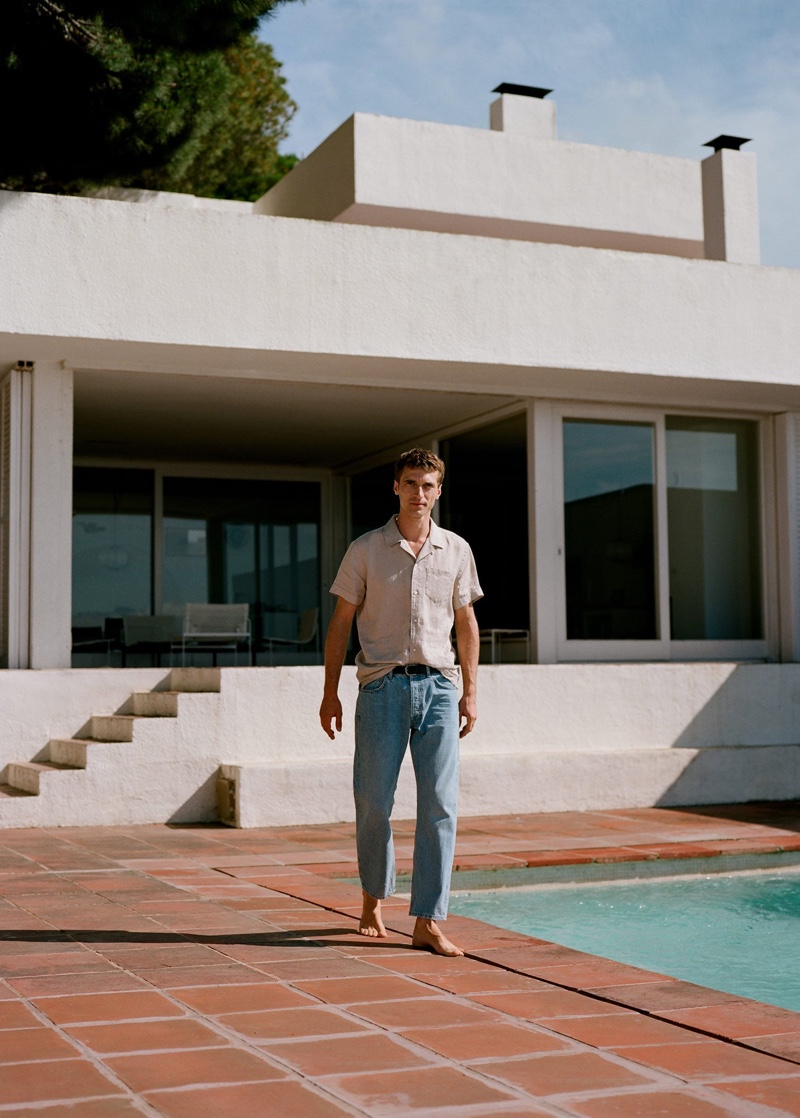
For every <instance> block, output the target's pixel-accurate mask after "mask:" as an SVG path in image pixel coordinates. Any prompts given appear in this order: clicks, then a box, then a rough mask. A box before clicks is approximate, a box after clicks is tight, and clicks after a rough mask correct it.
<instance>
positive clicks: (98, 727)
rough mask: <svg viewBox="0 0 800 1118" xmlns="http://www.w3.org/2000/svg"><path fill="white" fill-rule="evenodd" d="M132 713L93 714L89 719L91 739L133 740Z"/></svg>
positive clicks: (133, 720)
mask: <svg viewBox="0 0 800 1118" xmlns="http://www.w3.org/2000/svg"><path fill="white" fill-rule="evenodd" d="M135 721H136V716H135V715H133V714H94V715H92V717H91V718H90V719H89V739H90V740H91V741H133V724H134V722H135Z"/></svg>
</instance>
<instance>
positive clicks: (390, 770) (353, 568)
mask: <svg viewBox="0 0 800 1118" xmlns="http://www.w3.org/2000/svg"><path fill="white" fill-rule="evenodd" d="M394 477H395V482H394V491H395V493H396V494H397V496H398V497H399V499H400V510H399V512H398V514H397V516H393V517H392V519H391V520H390V521H389V522H388V524H385V525H384V527H383V528H379V529H377V530H376V531H374V532H368V533H367V534H366V535H365V536H361V537H360V538H359V539H357V540H355V541H354V542H353V543H352V544H351V545H350V547H349V549H348V551H347V554H346V555H345V557H344V559H343V561H342V565H341V567H340V568H339V573H338V574H337V576H336V579H335V581H334V583H333V586H332V587H331V593H332V594H335V595H337V598H338V600H337V604H336V608H335V610H334V614H333V617H332V619H331V623H330V627H329V629H328V637H327V641H326V643H325V691H324V695H323V699H322V705H321V707H320V712H319V716H320V722H321V723H322V728H323V729H324V730H325V732H326V734H327V735H328V736H329V737H330V738H331V739H333V737H334V736H335V735H334V729H333V727H334V726H335V727H336V730H338V731H340V732H341V729H342V704H341V703H340V701H339V696H338V688H339V676H340V674H341V669H342V663H343V661H344V656H345V652H346V651H347V644H348V640H349V636H350V627H351V625H352V622H353V617H357V619H358V635H359V640H360V642H361V651H360V652H359V654H358V656H357V658H356V666H357V669H358V683H359V694H358V702H357V705H356V751H355V760H354V765H353V791H354V794H355V801H356V843H357V847H358V868H359V875H360V878H361V886H362V897H363V908H362V913H361V922H360V925H359V932H360V933H361V934H362V935H364V936H376V937H379V938H384V937H385V936H386V929H385V927H384V925H383V920H382V919H381V900H383V899H384V898H386V897H388V896H391V894H392V893H393V892H394V888H395V861H394V846H393V842H392V829H391V825H390V823H389V816H390V814H391V810H392V805H393V803H394V793H395V789H396V787H397V778H398V775H399V772H400V765H401V763H402V760H403V756H404V754H405V751H406V747H407V746H408V744H409V741H410V744H411V759H412V761H413V764H414V774H415V776H416V781H417V823H416V833H415V838H414V873H413V880H412V887H411V908H410V912H411V915H412V916H415V917H416V923H415V925H414V932H413V936H412V944H413V946H414V947H420V948H427V949H428V950H431V951H434V952H436V953H437V954H439V955H463V951H461V949H460V948H458V947H456V946H455V945H454V944H452V943H451V942H450V941H449V940H448V939H447V937H446V936H445V935H444V934H443V932H442V931H441V929H440V928H439V926H438V924H437V920H443V919H444V918H445V917H446V916H447V905H448V901H449V896H450V874H451V870H452V866H453V853H454V849H455V838H456V809H457V801H458V739H459V737H464V735H465V734H468V733H469V732H470V730H471V729H472V727H473V726H474V725H475V719H476V718H477V707H476V699H475V696H476V674H477V668H478V651H479V635H478V626H477V623H476V621H475V613H474V610H473V602H475V601H476V600H477V599H478V598H480V597H482V591H481V588H480V586H479V584H478V576H477V572H476V570H475V562H474V560H473V558H472V552H471V551H470V549H469V545H468V544H467V543H466V542H465V541H464V540H462V539H461V538H460V536H457V535H455V534H454V533H453V532H446V531H445V530H444V529H442V528H440V527H439V526H438V525H437V524H435V523H434V522H433V521H432V519H431V513H432V512H433V507H434V505H435V504H436V501H437V500H438V498H439V497H440V496H441V492H442V479H443V478H444V462H442V460H441V458H438V457H437V456H436V455H435V454H432V453H431V452H430V451H428V450H420V449H418V448H417V449H414V450H408V451H406V452H405V454H402V455H401V456H400V458H399V460H398V461H397V463H396V464H395V470H394ZM454 623H455V629H456V643H457V645H458V655H459V660H460V662H461V678H462V681H463V693H462V695H461V699H460V701H459V698H458V669H457V668H456V666H455V657H454V655H453V648H452V644H451V642H450V633H451V631H452V628H453V624H454Z"/></svg>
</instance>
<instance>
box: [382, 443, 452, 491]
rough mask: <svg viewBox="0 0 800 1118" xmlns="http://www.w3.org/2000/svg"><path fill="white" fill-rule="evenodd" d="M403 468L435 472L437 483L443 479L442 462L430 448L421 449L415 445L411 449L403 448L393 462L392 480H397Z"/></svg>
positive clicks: (428, 472)
mask: <svg viewBox="0 0 800 1118" xmlns="http://www.w3.org/2000/svg"><path fill="white" fill-rule="evenodd" d="M403 470H424V471H425V473H427V474H432V473H437V474H438V475H439V484H440V485H441V484H442V481H443V480H444V462H443V461H442V460H441V458H440V457H439V456H438V455H437V454H434V453H433V451H432V450H423V449H422V447H419V446H415V447H414V448H413V450H404V451H403V453H402V454H401V455H400V457H399V458H398V459H397V461H396V462H395V464H394V480H395V481H399V480H400V476H401V474H402V473H403Z"/></svg>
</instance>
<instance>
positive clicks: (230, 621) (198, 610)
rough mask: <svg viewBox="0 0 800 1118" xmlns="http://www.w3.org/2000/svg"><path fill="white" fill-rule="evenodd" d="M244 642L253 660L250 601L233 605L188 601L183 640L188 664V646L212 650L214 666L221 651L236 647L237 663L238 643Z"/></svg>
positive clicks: (237, 661)
mask: <svg viewBox="0 0 800 1118" xmlns="http://www.w3.org/2000/svg"><path fill="white" fill-rule="evenodd" d="M242 644H244V645H246V646H247V662H248V663H252V643H251V636H250V606H249V605H248V603H247V602H234V603H232V604H230V605H223V604H219V603H213V604H207V603H205V602H187V604H186V611H185V613H184V615H183V635H182V637H181V640H180V649H181V664H183V665H185V664H186V650H187V648H188V649H193V648H194V649H201V650H202V651H203V652H210V653H211V654H212V656H213V664H214V666H215V667H216V663H217V653H218V652H227V651H230V650H233V653H234V662H235V663H236V664H238V663H239V646H240V645H242Z"/></svg>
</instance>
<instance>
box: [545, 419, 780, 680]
mask: <svg viewBox="0 0 800 1118" xmlns="http://www.w3.org/2000/svg"><path fill="white" fill-rule="evenodd" d="M668 415H670V416H698V417H703V416H705V417H707V418H709V419H723V420H724V419H737V420H750V421H752V422H755V423H756V424H757V437H758V471H759V476H758V485H757V488H758V495H759V553H760V558H761V616H762V619H763V626H762V631H763V636H762V637H761V638H759V639H757V640H672V638H671V636H670V635H669V624H670V622H669V543H668V538H667V485H666V479H667V452H666V417H667V416H668ZM565 419H566V420H569V419H586V420H598V421H601V422H602V421H605V422H618V423H626V422H627V423H648V424H652V426H653V434H654V462H653V465H654V491H655V500H654V503H653V504H654V508H653V519H654V524H653V530H654V541H655V546H654V557H653V558H654V567H655V570H654V576H655V586H656V603H655V604H656V628H657V633H658V636H657V637H656V638H655V639H650V640H575V639H571V640H570V639H568V638H567V631H566V629H567V591H566V572H565V552H566V546H565V545H566V534H565V517H564V438H563V432H564V420H565ZM553 424H554V428H555V429H554V431H553V447H554V452H555V464H556V468H555V471H554V479H553V480H554V486H553V488H554V497H555V506H556V509H555V511H556V516H557V532H556V538H557V552H558V566H557V586H556V587H554V590H555V593H556V601H557V634H556V656H557V660H558V661H563V662H582V661H583V662H609V661H610V662H614V661H626V662H627V661H653V660H662V661H670V660H671V661H684V662H685V661H702V660H730V661H744V660H768V659H774V658H775V655H776V650H775V648H774V643H775V641H774V635H773V634H774V633H775V631H776V625H775V609H774V608H773V603H774V600H775V593H776V577H775V571H774V561H775V549H774V548H773V549H769V548H768V547H767V546H766V544H767V541H768V539H770V538H771V535H770V533H772V534H773V535H774V524H773V523H772V521H773V519H774V518H773V517H772V500H771V498H770V494H771V493H772V492H773V490H774V469H773V466H772V430H771V427H772V425H771V422H770V421H769V420H768V419H766V418H765V417H764V416H763V415H756V414H753V413H746V412H732V411H721V410H716V409H715V410H713V411H712V410H711V409H708V408H686V407H680V408H672V407H661V408H650V407H637V406H625V405H623V406H613V405H606V404H585V405H584V404H574V403H563V404H558V405H556V406H555V407H554V409H553Z"/></svg>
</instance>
